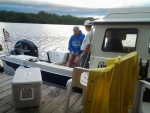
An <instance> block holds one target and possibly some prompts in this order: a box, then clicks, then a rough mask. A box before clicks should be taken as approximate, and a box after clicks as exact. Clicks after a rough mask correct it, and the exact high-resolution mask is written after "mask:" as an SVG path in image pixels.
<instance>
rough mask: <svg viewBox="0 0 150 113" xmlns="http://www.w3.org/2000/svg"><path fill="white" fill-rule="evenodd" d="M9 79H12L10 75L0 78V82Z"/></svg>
mask: <svg viewBox="0 0 150 113" xmlns="http://www.w3.org/2000/svg"><path fill="white" fill-rule="evenodd" d="M10 79H12V77H10V76H7V77H4V78H1V79H0V83H2V82H5V81H7V80H10Z"/></svg>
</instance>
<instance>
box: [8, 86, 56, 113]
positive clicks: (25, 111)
mask: <svg viewBox="0 0 150 113" xmlns="http://www.w3.org/2000/svg"><path fill="white" fill-rule="evenodd" d="M44 85H45V86H47V87H43V89H42V97H44V96H45V95H47V94H48V93H49V92H51V91H52V90H54V89H55V87H53V86H48V85H47V84H44ZM9 104H10V105H12V106H13V102H12V101H11V102H10V103H9ZM38 108H39V107H30V108H22V109H15V108H13V109H12V110H10V111H9V112H8V113H33V111H35V110H37V109H38Z"/></svg>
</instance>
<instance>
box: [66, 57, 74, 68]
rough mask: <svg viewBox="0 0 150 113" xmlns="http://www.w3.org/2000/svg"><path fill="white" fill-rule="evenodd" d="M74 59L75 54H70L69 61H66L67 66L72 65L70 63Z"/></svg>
mask: <svg viewBox="0 0 150 113" xmlns="http://www.w3.org/2000/svg"><path fill="white" fill-rule="evenodd" d="M72 61H73V55H70V56H69V59H68V61H67V63H66V66H67V67H70V64H71V62H72Z"/></svg>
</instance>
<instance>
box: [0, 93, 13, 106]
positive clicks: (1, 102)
mask: <svg viewBox="0 0 150 113" xmlns="http://www.w3.org/2000/svg"><path fill="white" fill-rule="evenodd" d="M10 101H12V95H8V96H5V97H4V98H2V99H0V109H1V106H3V105H5V104H7V103H8V102H10Z"/></svg>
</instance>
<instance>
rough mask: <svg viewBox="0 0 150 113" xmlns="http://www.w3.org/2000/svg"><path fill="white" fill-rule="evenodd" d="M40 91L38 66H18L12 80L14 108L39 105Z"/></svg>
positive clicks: (40, 81)
mask: <svg viewBox="0 0 150 113" xmlns="http://www.w3.org/2000/svg"><path fill="white" fill-rule="evenodd" d="M41 93H42V78H41V72H40V68H24V67H19V68H18V69H17V70H16V71H15V75H14V78H13V81H12V95H13V100H14V105H15V108H23V107H33V106H39V105H40V101H41Z"/></svg>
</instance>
